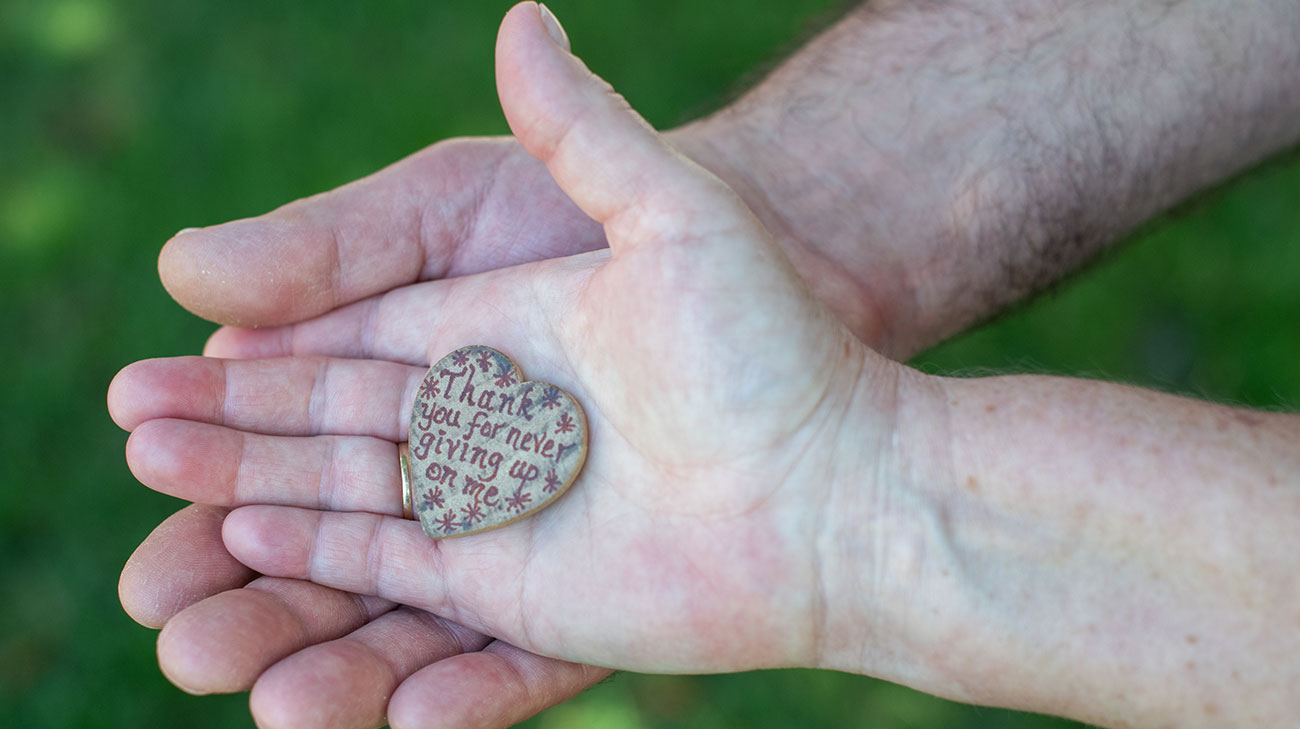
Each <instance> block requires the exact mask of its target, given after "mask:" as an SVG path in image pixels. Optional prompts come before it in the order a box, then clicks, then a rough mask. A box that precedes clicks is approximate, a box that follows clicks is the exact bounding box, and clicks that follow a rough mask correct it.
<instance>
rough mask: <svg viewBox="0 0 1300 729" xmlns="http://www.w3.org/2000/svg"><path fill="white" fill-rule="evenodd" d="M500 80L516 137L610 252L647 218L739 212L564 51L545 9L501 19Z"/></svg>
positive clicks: (518, 9)
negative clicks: (601, 234) (600, 227)
mask: <svg viewBox="0 0 1300 729" xmlns="http://www.w3.org/2000/svg"><path fill="white" fill-rule="evenodd" d="M496 76H497V93H498V94H499V95H500V97H501V108H502V110H503V111H504V112H505V115H506V121H507V122H509V124H510V129H511V131H513V132H514V135H515V138H516V139H518V140H519V142H520V144H522V145H523V146H524V148H525V149H527V150H528V152H529V153H530V154H532V155H533V156H534V157H536V158H537V159H539V160H541V161H542V162H544V163H545V164H546V166H547V167H548V168H549V169H550V172H551V175H552V176H553V177H554V178H555V181H556V182H557V183H559V185H560V187H561V188H562V189H563V190H564V192H565V193H566V194H568V196H569V197H570V198H572V199H573V201H574V202H575V203H577V205H578V207H580V208H582V210H583V212H585V213H586V214H587V215H589V216H591V217H592V218H593V219H595V220H596V221H597V222H599V223H602V224H604V225H605V226H606V232H607V238H609V243H610V247H611V248H612V249H613V251H614V253H615V255H617V254H618V252H619V249H620V248H626V247H629V246H630V245H633V244H634V243H635V242H636V239H640V238H644V236H630V235H619V232H620V231H630V230H631V229H636V230H638V231H643V230H644V228H643V226H644V224H645V222H646V221H647V220H658V221H661V222H662V221H665V220H666V221H674V220H678V221H681V220H689V219H692V218H694V217H695V216H694V215H693V213H695V212H697V211H698V212H706V211H707V212H709V213H710V214H711V215H712V216H716V215H717V213H718V212H719V207H720V206H729V205H734V206H736V207H737V209H736V211H735V212H740V211H741V210H743V209H744V205H743V203H741V202H740V200H739V198H737V197H736V196H735V194H734V193H732V192H731V191H730V190H729V189H728V188H727V187H726V186H725V185H724V184H723V183H722V182H721V181H720V180H718V179H717V178H715V177H713V175H711V174H710V173H709V172H707V171H706V170H704V169H703V168H701V167H699V166H698V165H696V164H695V163H693V162H691V161H690V160H688V159H687V158H685V157H684V156H682V155H680V154H678V153H677V152H676V151H675V150H674V149H673V148H672V147H671V146H669V145H668V143H667V142H665V141H664V140H663V139H662V138H661V137H660V136H659V134H658V132H656V131H655V130H654V128H653V127H651V126H650V124H649V123H647V122H646V121H645V119H643V118H641V116H640V115H639V114H637V113H636V111H634V110H633V109H632V108H631V106H629V105H628V103H627V101H626V100H624V99H623V97H622V96H620V95H619V94H618V93H617V92H616V91H614V89H613V88H612V87H611V86H610V85H609V84H608V83H606V82H605V81H604V80H603V79H601V78H600V77H598V76H596V75H595V74H593V73H592V72H591V71H590V70H588V69H587V67H586V65H585V64H583V62H582V61H581V60H579V59H578V58H577V57H576V56H574V55H573V54H572V53H570V52H569V41H568V38H567V36H566V35H565V33H564V31H563V30H562V29H561V27H560V25H559V21H558V20H556V19H555V16H554V15H553V14H552V13H551V12H550V10H549V9H548V8H546V7H545V6H542V5H538V4H536V3H533V2H523V3H519V4H518V5H516V6H514V7H513V8H511V9H510V12H508V13H506V17H505V19H504V20H503V21H502V23H501V30H500V32H499V33H498V35H497V47H496ZM629 212H632V213H633V214H632V215H626V217H625V214H627V213H629ZM744 212H745V215H744V217H746V218H748V217H749V216H748V211H747V210H745V211H744ZM656 228H657V229H658V231H659V232H661V233H662V232H667V231H664V230H663V229H662V226H661V225H657V226H656Z"/></svg>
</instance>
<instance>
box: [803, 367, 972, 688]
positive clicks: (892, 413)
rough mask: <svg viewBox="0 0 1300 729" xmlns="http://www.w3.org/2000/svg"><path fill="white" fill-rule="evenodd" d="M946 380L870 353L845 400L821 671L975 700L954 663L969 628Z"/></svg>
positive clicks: (825, 581)
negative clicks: (953, 535)
mask: <svg viewBox="0 0 1300 729" xmlns="http://www.w3.org/2000/svg"><path fill="white" fill-rule="evenodd" d="M941 383H942V381H941V380H940V378H936V377H931V376H928V375H925V374H922V373H920V372H918V371H916V370H913V369H911V368H908V367H906V366H904V365H900V364H897V363H894V362H891V361H888V360H885V359H884V358H882V357H878V356H875V355H872V354H870V353H868V354H867V362H866V364H865V365H864V366H863V367H862V368H861V372H860V375H859V377H858V379H857V381H856V382H855V383H854V386H853V388H852V394H851V395H850V396H848V398H847V403H846V404H845V408H844V420H843V425H842V427H841V428H840V431H839V435H838V439H837V442H836V447H835V456H834V462H835V463H836V469H837V470H836V472H835V473H834V477H833V482H832V487H831V495H830V496H829V498H828V499H827V502H826V504H825V516H824V523H825V524H826V525H827V528H826V529H825V530H824V531H823V532H822V534H820V535H819V539H818V540H817V555H818V563H819V564H820V565H821V567H822V575H821V584H822V587H823V600H824V604H825V606H826V608H825V616H824V631H823V632H824V636H825V637H824V639H823V640H822V641H821V645H820V647H821V650H820V653H819V656H818V658H819V662H818V665H819V666H820V667H823V668H830V669H835V670H844V671H851V672H855V673H863V674H867V675H871V676H876V677H879V678H884V679H887V680H890V681H894V682H898V683H902V684H905V685H908V686H911V687H914V688H918V689H921V690H924V691H929V692H932V693H936V694H940V695H943V696H947V697H949V698H956V699H963V698H966V699H968V698H970V697H969V696H967V695H966V692H965V691H964V690H963V688H962V687H961V685H960V683H959V682H956V681H954V680H953V675H954V673H955V669H954V668H953V667H952V666H951V665H949V664H950V663H951V662H952V661H954V660H956V659H955V658H954V652H953V647H954V643H955V640H956V636H959V635H960V634H961V633H962V631H963V630H964V627H965V626H964V625H962V624H961V622H960V618H961V617H962V615H963V613H962V611H961V610H960V609H958V606H960V605H961V601H960V599H959V597H960V594H959V590H958V588H957V586H956V580H957V578H958V576H959V575H960V570H959V564H958V563H957V561H956V555H955V554H954V553H953V549H952V545H951V544H950V543H949V541H948V539H947V535H946V523H945V522H946V519H947V518H948V513H947V509H948V503H947V497H946V494H945V487H944V484H946V483H947V482H948V481H949V479H950V474H949V473H948V471H949V469H948V465H947V464H948V463H949V460H948V446H949V444H948V442H947V433H948V428H947V422H946V421H947V405H948V403H947V398H946V393H945V391H944V388H943V385H942V384H941Z"/></svg>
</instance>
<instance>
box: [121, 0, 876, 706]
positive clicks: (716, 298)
mask: <svg viewBox="0 0 1300 729" xmlns="http://www.w3.org/2000/svg"><path fill="white" fill-rule="evenodd" d="M499 78H500V81H499V84H500V88H501V92H502V98H503V105H504V106H505V108H506V111H507V116H508V118H509V119H510V120H511V122H512V126H513V128H514V129H515V131H516V134H517V135H518V136H519V137H520V138H521V140H522V141H523V143H524V145H525V147H527V148H528V149H529V150H530V151H531V152H533V153H535V154H537V155H538V156H539V157H541V158H543V159H545V160H546V161H547V162H548V165H549V167H550V169H551V171H552V172H553V174H555V176H556V178H557V179H558V180H559V181H560V184H561V187H562V188H563V189H565V190H566V192H568V193H569V194H570V195H571V196H572V197H573V198H574V199H575V200H577V202H578V203H579V205H580V206H581V207H582V209H583V210H584V211H585V212H587V213H588V214H589V215H591V216H592V217H593V218H595V219H597V220H600V221H602V222H603V223H604V224H605V226H606V227H605V230H606V232H607V234H608V238H609V240H610V242H611V244H612V252H611V253H605V252H598V253H592V254H587V255H584V256H579V257H575V258H569V259H562V260H554V261H547V262H542V263H535V264H531V265H529V266H525V267H517V268H513V269H509V270H505V271H499V272H493V273H487V274H482V275H479V276H473V277H466V278H458V279H453V280H450V281H444V282H432V283H426V284H421V285H418V286H413V287H408V288H406V289H400V290H397V291H394V292H392V293H390V294H388V295H387V296H384V297H376V298H374V299H371V300H368V301H365V302H362V303H360V304H357V305H354V306H350V307H345V308H343V309H341V310H339V311H337V312H334V313H331V314H329V315H327V316H325V317H323V318H322V319H319V320H316V321H314V322H308V323H305V324H302V325H298V326H295V327H293V328H292V329H286V330H279V331H274V330H273V331H262V332H250V331H240V330H225V332H224V333H223V334H222V335H219V337H218V338H217V339H216V340H214V347H218V348H221V349H224V350H226V351H227V352H230V353H234V352H236V351H240V350H242V351H243V352H244V353H248V352H252V351H255V350H258V351H261V352H262V353H271V352H273V351H274V349H275V347H277V346H280V347H283V346H285V345H286V344H287V343H292V344H291V346H292V347H293V348H294V349H295V350H296V351H299V352H303V353H308V352H311V351H313V350H314V351H316V353H319V354H332V355H348V356H353V357H356V356H381V357H383V358H385V359H391V360H398V361H406V362H418V363H420V364H424V363H427V362H428V361H429V359H430V358H431V357H436V356H438V355H439V354H441V353H442V352H443V351H446V350H449V349H450V348H453V347H454V346H456V345H458V344H463V343H466V342H468V341H484V342H485V343H489V344H494V345H497V346H500V347H502V348H503V349H505V350H506V351H509V352H511V353H512V354H514V355H515V356H517V357H518V358H519V360H520V361H521V362H523V363H526V364H525V367H526V369H528V371H530V372H531V373H533V374H542V373H544V374H545V376H546V377H548V378H549V379H552V380H555V381H556V382H557V384H561V385H565V386H567V387H569V388H570V389H572V390H573V391H574V392H575V393H576V394H578V396H579V398H580V399H582V400H583V401H584V403H585V404H586V405H587V407H588V414H589V418H590V421H591V427H592V434H593V435H592V439H593V452H592V456H591V459H590V461H589V464H588V467H587V472H586V474H585V475H584V477H583V479H582V481H581V484H580V490H578V491H575V492H574V493H573V494H570V495H568V496H566V497H565V498H564V499H562V500H561V501H560V502H559V503H558V504H556V505H555V506H554V507H552V508H550V509H548V510H547V511H546V512H543V513H542V514H540V515H538V516H537V517H535V518H533V519H529V520H526V521H525V522H522V523H520V524H518V525H515V526H514V527H511V528H507V529H503V530H500V531H498V532H493V533H490V534H485V535H481V536H480V537H477V538H472V539H464V540H453V541H450V542H442V543H438V544H435V543H432V542H430V541H428V540H427V538H425V537H424V536H423V534H422V533H421V532H420V530H419V527H418V525H416V524H414V523H412V522H405V521H402V520H398V519H393V518H389V517H383V516H377V515H376V514H375V513H379V514H382V513H385V512H387V513H390V514H391V513H394V510H395V506H396V504H395V503H394V499H395V497H396V476H397V474H396V468H395V463H396V459H395V456H394V451H393V448H392V444H391V442H386V441H387V440H397V439H400V438H401V437H402V432H403V430H404V424H402V423H400V422H397V421H396V419H395V418H393V413H399V414H404V412H405V411H407V409H408V408H409V403H410V399H411V398H410V393H411V392H413V388H414V385H415V383H416V382H418V380H419V378H420V377H421V375H422V368H421V367H419V366H413V367H400V366H397V365H393V364H391V363H381V362H368V361H357V360H314V361H302V360H268V361H258V362H226V363H221V362H213V361H204V360H182V361H178V362H172V363H147V364H145V365H143V366H139V367H136V368H135V369H134V370H129V372H131V373H132V374H131V375H129V376H127V375H124V376H123V379H124V381H127V382H131V381H134V383H135V384H134V385H132V386H131V387H129V388H127V389H129V390H130V391H131V392H137V393H138V392H146V391H152V392H154V393H156V394H155V395H154V397H153V400H154V402H153V404H152V405H151V406H150V407H152V408H153V409H154V411H155V412H154V413H153V414H154V415H157V414H160V413H163V412H166V414H169V415H172V416H178V415H179V416H186V417H190V418H193V419H196V420H207V421H209V422H211V423H213V424H212V425H201V424H197V423H192V422H181V421H177V420H155V421H151V422H146V423H144V424H143V425H140V426H139V427H138V428H137V429H136V431H135V433H134V435H133V437H132V443H131V446H130V457H131V461H132V466H133V468H134V469H135V471H136V473H137V475H139V476H140V477H141V479H142V480H143V481H145V482H146V483H149V484H151V485H154V486H155V487H158V488H162V489H165V490H168V491H171V492H173V493H178V494H179V495H185V496H188V497H191V498H198V499H199V500H202V501H208V502H215V503H221V502H223V501H224V502H226V503H231V504H239V503H248V502H259V501H267V500H276V501H279V502H281V503H288V504H295V505H298V506H313V507H320V506H323V507H326V508H335V509H346V510H348V512H350V513H329V512H325V513H322V512H315V511H307V510H303V509H295V508H292V507H254V508H250V509H243V510H239V511H236V512H235V513H233V514H232V515H231V516H230V517H229V518H228V519H227V520H226V527H225V529H226V532H225V537H226V541H227V544H228V546H230V547H231V548H232V551H234V552H235V553H236V554H237V555H238V556H240V557H241V558H242V559H243V560H244V561H246V562H249V563H253V564H254V566H255V567H257V568H258V569H261V570H262V571H263V572H266V573H268V574H280V575H285V576H289V575H294V576H300V577H307V576H310V577H311V578H312V579H314V580H315V581H317V582H321V583H325V584H333V585H335V586H337V587H341V588H344V589H357V590H359V591H364V592H377V593H379V594H381V595H385V596H387V597H390V598H395V599H398V600H401V601H402V602H404V603H406V604H411V605H417V606H422V607H427V608H430V609H432V610H433V611H434V612H437V613H438V614H441V615H444V616H448V617H452V618H453V619H455V620H457V621H458V622H462V623H465V624H467V625H470V626H473V627H475V628H476V629H480V630H483V631H484V632H491V634H494V635H498V636H502V637H505V638H508V639H510V640H511V641H512V642H514V643H517V644H520V645H524V646H527V647H530V648H535V649H540V650H542V651H544V652H546V653H548V654H552V655H561V656H565V657H568V658H576V659H581V660H593V661H599V662H602V663H606V664H610V665H626V666H630V667H635V668H640V669H644V670H726V669H735V668H745V667H755V666H771V665H814V664H818V663H820V662H821V660H822V655H821V654H822V648H823V647H822V646H821V645H820V640H819V639H820V637H822V632H823V630H824V629H825V628H826V627H827V624H828V622H827V621H828V617H827V616H826V615H825V613H824V610H823V609H822V607H824V603H823V602H822V601H824V600H825V599H826V593H825V590H826V589H832V588H827V587H826V585H825V584H824V583H823V584H822V585H820V586H819V584H818V577H825V575H822V574H819V571H818V569H817V563H818V561H819V560H818V554H817V551H818V550H817V547H816V544H817V543H818V541H819V539H820V538H823V537H824V536H825V532H824V531H823V530H822V527H823V522H824V517H825V516H826V515H825V513H824V511H823V509H824V508H825V503H826V499H828V498H829V497H830V493H829V490H830V486H829V484H830V483H831V481H832V478H831V476H832V471H833V470H834V466H832V464H837V465H839V466H843V465H844V464H845V462H846V461H845V460H844V458H842V457H840V456H843V454H842V453H838V452H837V448H838V445H837V443H836V442H835V439H834V437H832V436H831V435H830V434H833V433H835V432H837V430H838V427H837V426H838V425H839V421H840V419H841V418H842V417H843V413H844V412H845V410H846V400H848V399H850V398H851V399H853V400H854V401H855V402H856V403H857V404H861V403H863V402H866V403H869V404H870V405H871V406H872V407H870V408H869V409H870V410H871V412H873V413H876V414H878V418H877V421H878V422H877V423H876V426H877V427H876V430H875V431H874V432H870V433H867V434H865V436H864V434H863V433H862V432H861V431H859V432H858V435H859V436H864V438H865V441H866V443H867V444H868V446H867V447H866V448H865V451H866V454H865V455H866V456H867V457H870V458H872V459H873V460H875V457H876V456H880V455H884V454H885V452H886V451H887V447H885V446H880V445H879V444H881V443H886V444H887V443H888V442H889V428H890V425H889V424H890V419H891V415H892V412H893V411H892V404H891V403H892V401H893V397H894V392H895V387H896V386H897V380H898V376H899V372H900V368H898V366H897V365H893V364H892V363H889V362H887V361H885V360H883V359H881V358H879V357H877V356H875V355H874V354H872V353H870V352H869V351H867V350H866V349H865V348H864V347H862V346H861V345H860V344H859V343H858V342H857V341H856V340H854V339H853V337H852V336H851V334H850V333H849V332H848V331H847V330H846V329H844V328H843V327H842V326H841V325H840V324H839V323H838V322H837V321H836V320H835V319H834V318H833V317H832V316H830V315H829V314H828V312H826V310H825V309H823V308H822V307H821V306H820V305H818V304H817V303H815V302H814V301H813V300H812V298H811V296H810V295H809V294H808V292H807V290H806V289H805V288H804V286H803V285H802V283H801V282H800V280H799V279H798V277H797V276H796V275H795V273H794V271H793V270H792V269H791V267H790V266H789V265H788V263H787V262H786V261H785V259H784V258H783V256H782V254H781V252H780V250H779V249H778V248H777V246H776V245H775V244H774V243H773V242H772V240H771V239H770V238H769V237H768V236H767V234H766V232H765V231H764V230H763V228H762V227H761V226H760V225H758V223H757V222H756V221H755V220H754V219H753V217H752V216H751V215H750V213H749V212H748V210H746V209H745V207H744V206H743V204H742V203H741V202H740V201H739V200H738V199H737V198H736V197H735V196H734V195H732V194H731V193H730V191H728V190H727V189H726V188H725V186H723V185H722V184H721V183H720V182H719V181H718V180H717V179H716V178H713V177H711V176H710V175H708V174H707V173H705V172H703V171H702V170H700V169H699V168H696V167H694V166H693V165H691V164H689V163H688V162H686V161H685V160H683V159H682V158H681V157H679V156H677V155H675V154H674V153H673V152H672V150H671V149H670V148H668V147H667V146H666V145H665V144H663V143H662V141H661V140H660V139H659V138H658V137H657V136H656V135H654V134H653V132H652V131H651V130H649V129H648V128H647V127H645V126H644V123H643V122H640V120H639V119H637V118H635V117H634V116H631V115H629V114H627V112H626V111H625V110H624V109H623V108H622V107H620V106H619V105H618V104H619V101H618V100H617V98H616V97H614V96H613V95H611V94H608V93H607V89H605V88H602V87H600V86H598V85H596V84H595V81H594V79H592V78H591V77H589V75H588V74H587V73H586V71H585V70H583V69H582V68H581V66H580V64H577V62H576V61H575V60H574V59H573V58H572V57H571V56H568V55H566V54H563V53H561V52H560V51H559V50H558V49H557V48H556V47H555V46H554V45H553V44H551V43H550V41H549V40H547V38H546V36H545V34H544V31H543V30H542V27H541V25H540V24H539V20H538V16H537V14H536V9H535V7H533V6H531V5H529V6H524V7H520V8H516V10H514V11H512V13H511V14H510V15H509V16H508V17H507V19H506V22H505V25H504V26H503V31H502V41H501V45H500V61H499ZM564 130H567V133H562V132H564ZM615 150H616V151H617V153H615ZM363 322H370V323H371V324H372V325H373V326H362V323H363ZM629 326H633V327H635V328H634V329H633V331H634V332H635V337H629V336H628V332H629ZM363 333H364V336H361V335H362V334H363ZM304 375H306V376H304ZM316 375H319V376H320V379H318V378H317V377H316ZM773 383H779V385H774V384H773ZM860 386H861V389H859V387H860ZM123 387H124V388H126V386H125V385H124V386H123ZM313 392H315V393H317V395H323V396H324V397H322V398H321V399H319V400H318V401H315V402H314V403H313V396H312V393H313ZM277 393H278V395H279V396H278V397H277V396H276V394H277ZM223 395H224V397H225V400H224V406H223V405H222V403H221V398H222V396H223ZM268 396H269V397H268ZM128 399H129V398H128ZM403 406H406V407H403ZM148 409H150V408H149V407H145V408H142V410H148ZM134 419H137V420H139V419H144V418H134ZM217 423H221V424H224V426H232V427H231V429H227V428H226V427H223V426H222V425H217ZM235 428H237V429H238V430H236V429H235ZM241 430H242V431H248V432H240V431H241ZM325 433H334V434H336V435H329V436H321V437H317V438H295V437H289V436H292V435H299V434H301V435H307V434H325ZM272 434H280V435H272ZM381 439H384V440H381ZM860 445H861V444H859V443H854V446H855V448H854V450H855V451H856V450H858V446H860ZM241 452H242V458H241ZM331 453H332V454H335V455H334V456H332V455H330V454H331ZM335 456H337V457H338V458H339V459H340V460H339V462H338V463H339V465H345V464H346V465H347V468H348V470H349V472H351V473H354V474H363V473H368V474H371V475H370V477H369V478H362V479H354V478H348V477H346V476H345V475H344V474H343V473H342V472H341V471H339V470H338V469H336V468H334V467H332V466H330V465H329V462H330V461H332V459H333V458H334V457H335ZM291 463H292V464H294V465H293V466H292V467H290V465H289V464H291ZM232 469H233V470H232ZM286 469H287V470H286ZM272 473H278V474H280V476H279V477H277V481H278V483H275V484H274V485H273V486H271V487H270V490H262V491H261V492H259V491H258V490H259V489H266V488H267V487H268V485H267V484H266V479H265V477H266V476H269V475H271V474H272ZM232 477H233V478H232ZM336 477H337V478H342V479H343V481H344V482H348V483H344V482H338V481H336V480H335V478H336ZM367 482H368V483H369V485H368V486H367V485H366V483H367ZM376 482H378V483H376ZM232 486H233V488H232ZM345 486H348V487H350V488H345ZM385 487H387V488H385ZM320 489H324V491H321V490H320ZM365 511H369V512H375V513H371V514H367V513H362V512H365ZM316 530H319V531H316ZM313 533H315V534H316V535H317V537H318V538H319V540H321V541H320V542H319V544H321V545H325V544H328V545H330V547H329V549H328V550H327V551H324V550H317V551H316V553H315V558H314V563H313V564H311V565H308V564H307V563H306V562H305V561H303V560H305V559H306V557H307V556H308V552H306V551H300V549H299V548H300V547H304V546H306V543H305V542H303V541H300V540H308V541H309V540H310V539H311V537H312V534H313ZM719 535H726V537H727V539H723V540H720V539H719ZM371 536H374V537H375V538H376V540H375V542H374V543H373V547H374V550H375V551H373V552H369V553H368V554H370V555H371V557H372V560H370V563H371V566H372V567H373V566H374V564H376V563H377V562H382V563H384V564H385V565H387V567H386V568H385V569H383V570H380V571H377V572H370V571H368V569H367V565H366V562H367V560H361V561H360V562H357V561H356V559H357V557H358V556H359V555H361V554H367V553H366V552H357V551H355V550H356V549H358V548H361V547H363V546H364V545H363V542H366V541H368V540H369V538H370V537H371ZM350 542H355V543H350ZM593 544H599V545H600V546H599V548H598V549H593V547H592V545H593ZM336 548H337V552H336ZM335 557H336V558H337V560H338V561H337V562H334V561H332V558H335ZM321 560H325V561H324V562H322V561H321ZM520 565H526V566H527V567H526V568H521V567H520ZM503 571H504V573H505V574H511V575H512V576H513V575H516V574H517V575H518V579H517V580H514V579H512V580H508V581H504V582H503V581H501V580H499V579H488V580H485V579H484V576H485V575H489V574H494V575H500V574H503ZM308 573H310V574H308ZM440 576H445V581H444V580H443V579H442V578H441V577H440ZM646 579H650V580H652V581H653V582H654V583H655V587H656V589H654V590H649V591H647V590H645V589H644V584H645V582H644V580H646ZM574 594H582V595H592V598H591V599H590V600H588V601H587V604H586V605H585V606H584V608H585V610H583V611H576V610H574V609H573V605H571V604H569V601H570V600H571V599H572V596H573V595H574ZM819 606H822V607H819ZM399 697H400V692H399ZM399 697H395V698H394V703H395V704H396V703H397V701H398V698H399ZM395 721H396V719H395Z"/></svg>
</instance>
